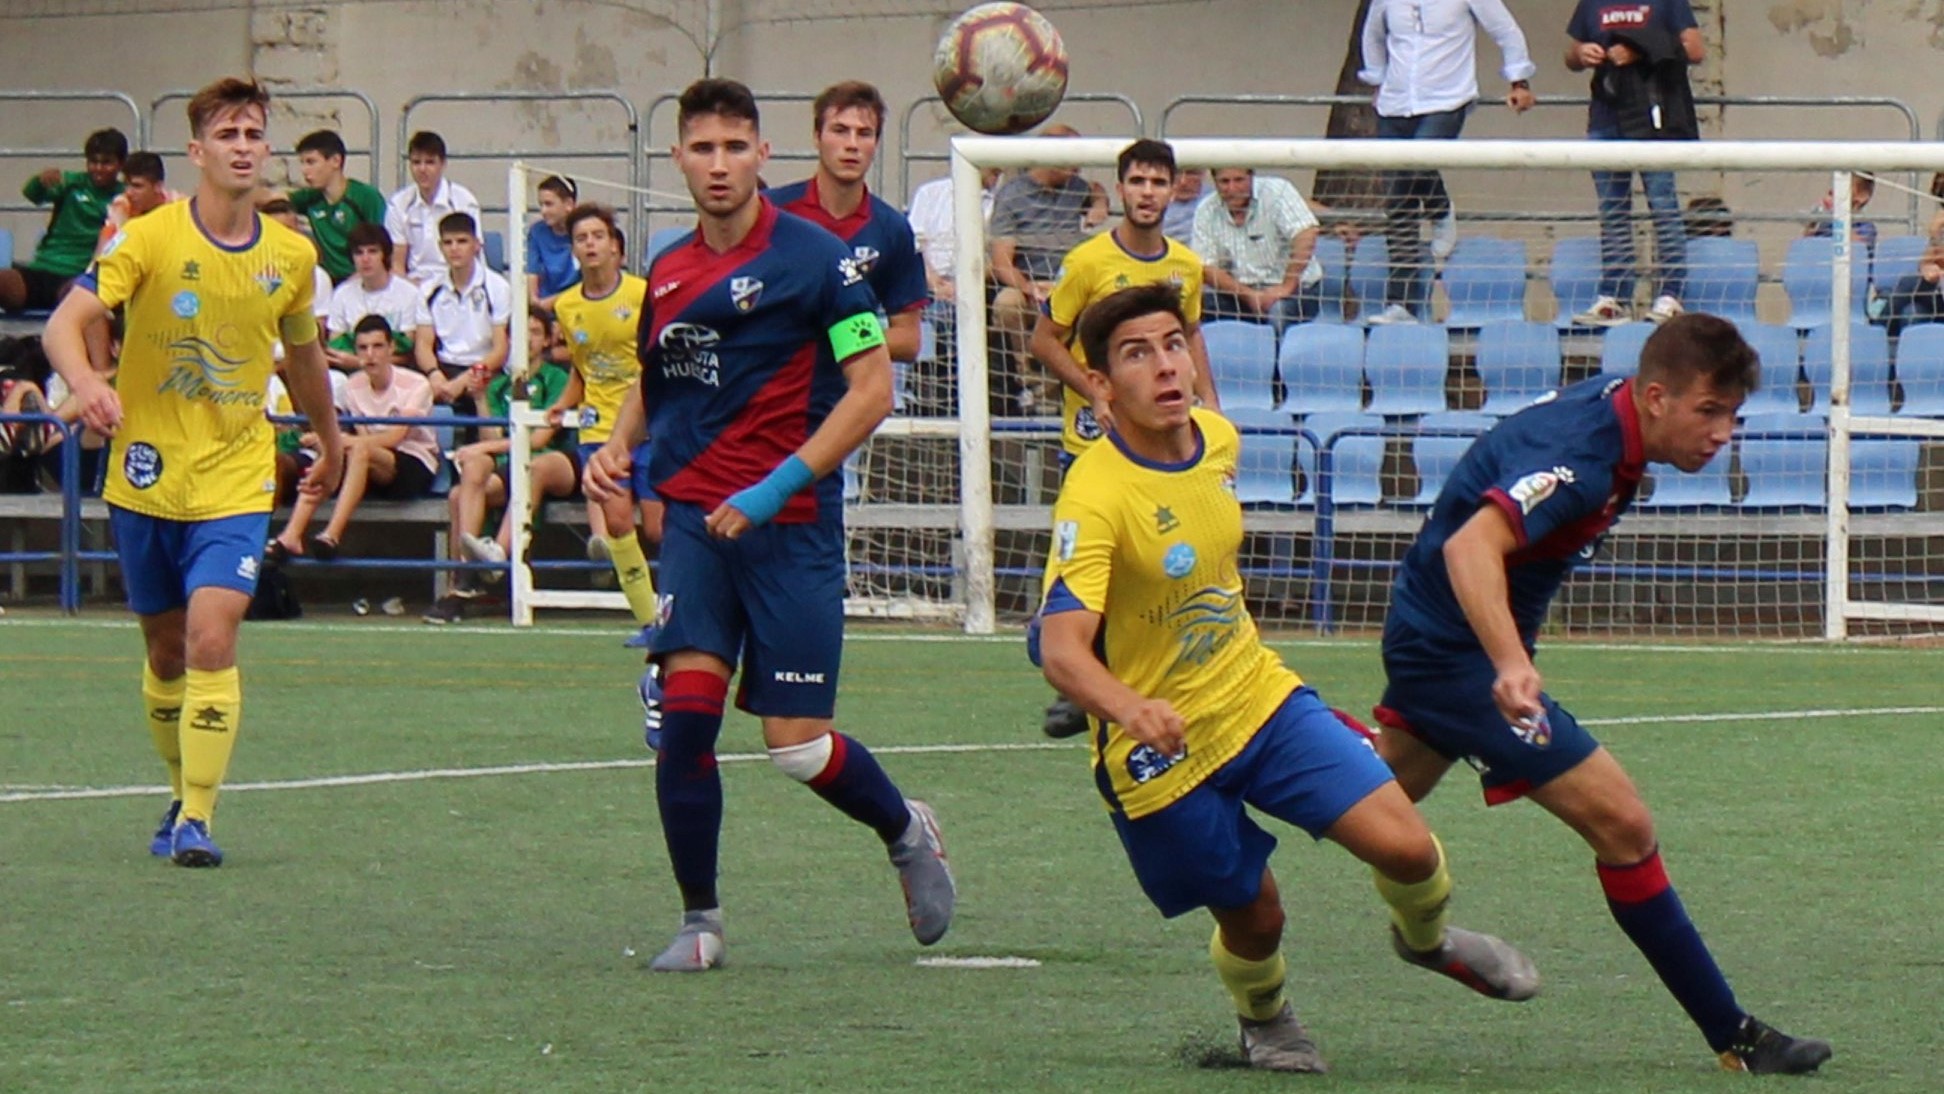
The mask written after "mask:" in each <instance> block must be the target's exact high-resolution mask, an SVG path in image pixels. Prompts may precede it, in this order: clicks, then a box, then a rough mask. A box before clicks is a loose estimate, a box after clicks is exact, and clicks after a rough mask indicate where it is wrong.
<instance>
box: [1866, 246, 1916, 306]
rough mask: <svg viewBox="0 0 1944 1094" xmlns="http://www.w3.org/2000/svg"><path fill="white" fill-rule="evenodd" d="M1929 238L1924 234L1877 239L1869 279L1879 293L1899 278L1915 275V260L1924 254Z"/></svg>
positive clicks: (1888, 289)
mask: <svg viewBox="0 0 1944 1094" xmlns="http://www.w3.org/2000/svg"><path fill="white" fill-rule="evenodd" d="M1929 245H1930V240H1929V239H1927V238H1925V237H1924V236H1888V237H1886V238H1883V239H1879V240H1877V246H1876V258H1875V261H1874V262H1873V263H1872V266H1871V270H1870V280H1871V282H1873V283H1874V284H1875V285H1876V290H1877V292H1878V293H1879V294H1882V293H1887V292H1889V291H1890V289H1891V287H1892V286H1894V285H1895V284H1896V283H1897V282H1898V281H1899V280H1900V279H1902V278H1906V277H1915V276H1917V262H1918V260H1919V259H1921V258H1922V257H1923V256H1924V248H1925V247H1927V246H1929Z"/></svg>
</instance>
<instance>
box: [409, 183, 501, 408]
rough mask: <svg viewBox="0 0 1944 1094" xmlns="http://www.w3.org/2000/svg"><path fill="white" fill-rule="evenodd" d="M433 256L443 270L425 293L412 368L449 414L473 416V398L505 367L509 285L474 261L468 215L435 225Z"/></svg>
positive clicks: (475, 237) (475, 234)
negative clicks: (436, 239)
mask: <svg viewBox="0 0 1944 1094" xmlns="http://www.w3.org/2000/svg"><path fill="white" fill-rule="evenodd" d="M439 252H440V253H441V254H443V255H444V256H445V260H446V272H445V275H444V276H443V277H441V278H440V279H439V280H437V281H434V282H433V283H432V284H431V285H429V286H421V288H422V290H423V291H424V293H425V310H426V312H427V313H428V315H429V316H430V318H431V320H432V321H431V322H430V323H427V324H426V325H424V326H422V327H420V328H419V329H418V338H417V351H416V356H417V359H418V368H419V371H420V372H423V373H425V374H426V375H427V376H428V377H430V378H431V380H432V394H433V397H434V398H435V399H437V400H438V401H439V402H442V403H450V404H452V410H453V413H455V414H460V415H471V414H473V413H475V412H476V410H477V408H478V403H477V401H476V399H475V396H477V395H478V394H479V393H480V392H482V391H484V390H486V382H487V380H489V379H490V378H491V377H492V374H493V373H496V372H498V371H500V369H502V368H504V367H505V366H506V354H507V348H508V347H507V327H508V325H509V324H511V323H512V321H513V286H512V285H510V284H509V283H508V282H507V280H506V278H504V277H501V276H500V275H499V274H498V273H495V272H494V271H492V270H489V269H487V268H486V264H485V263H484V262H481V261H479V227H478V225H477V224H475V223H474V221H473V218H472V214H470V213H451V214H448V215H447V216H446V218H445V219H444V220H442V221H440V222H439Z"/></svg>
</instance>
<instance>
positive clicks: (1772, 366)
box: [1737, 323, 1802, 418]
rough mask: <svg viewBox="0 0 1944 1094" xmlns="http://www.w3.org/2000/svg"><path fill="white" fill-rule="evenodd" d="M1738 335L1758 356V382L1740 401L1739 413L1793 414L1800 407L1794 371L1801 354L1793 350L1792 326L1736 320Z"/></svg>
mask: <svg viewBox="0 0 1944 1094" xmlns="http://www.w3.org/2000/svg"><path fill="white" fill-rule="evenodd" d="M1737 326H1739V327H1740V328H1741V334H1742V337H1743V338H1745V339H1747V340H1748V344H1749V345H1751V346H1753V347H1755V352H1756V354H1758V355H1759V356H1760V357H1761V358H1762V385H1761V386H1760V387H1758V388H1756V389H1755V390H1754V391H1753V392H1751V393H1750V394H1749V396H1748V401H1747V402H1745V403H1743V404H1742V408H1741V416H1742V417H1744V418H1753V417H1758V416H1761V415H1764V414H1796V413H1800V412H1801V410H1802V399H1801V397H1800V396H1798V395H1797V394H1796V375H1797V373H1798V372H1800V371H1801V362H1802V358H1801V356H1800V355H1799V354H1798V352H1797V350H1796V332H1795V328H1794V327H1785V326H1781V325H1779V324H1776V323H1739V324H1737Z"/></svg>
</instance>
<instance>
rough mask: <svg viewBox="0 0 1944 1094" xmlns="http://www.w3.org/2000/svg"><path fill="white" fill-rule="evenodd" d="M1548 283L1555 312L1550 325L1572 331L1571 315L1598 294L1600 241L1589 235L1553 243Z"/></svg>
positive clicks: (1591, 301)
mask: <svg viewBox="0 0 1944 1094" xmlns="http://www.w3.org/2000/svg"><path fill="white" fill-rule="evenodd" d="M1546 278H1547V280H1548V281H1549V282H1550V283H1551V284H1552V291H1553V298H1554V299H1556V300H1557V301H1558V302H1559V311H1558V313H1557V314H1555V315H1554V316H1553V326H1555V327H1558V328H1559V329H1560V330H1572V329H1575V328H1574V327H1573V316H1575V315H1578V314H1579V313H1580V312H1583V311H1585V310H1586V309H1588V308H1590V307H1592V306H1593V301H1595V300H1597V299H1599V297H1600V241H1599V240H1598V239H1597V238H1595V237H1593V236H1569V237H1567V238H1565V239H1561V240H1559V241H1557V242H1555V243H1554V244H1553V252H1552V268H1551V270H1550V271H1549V272H1548V273H1547V275H1546Z"/></svg>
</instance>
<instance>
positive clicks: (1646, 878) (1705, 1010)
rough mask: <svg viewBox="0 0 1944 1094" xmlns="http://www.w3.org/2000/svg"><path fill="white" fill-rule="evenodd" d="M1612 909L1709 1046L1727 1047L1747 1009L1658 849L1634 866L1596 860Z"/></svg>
mask: <svg viewBox="0 0 1944 1094" xmlns="http://www.w3.org/2000/svg"><path fill="white" fill-rule="evenodd" d="M1597 865H1598V867H1599V871H1600V888H1602V889H1604V890H1606V898H1607V909H1608V910H1609V911H1611V912H1612V913H1613V919H1614V922H1616V923H1618V924H1620V929H1621V930H1623V931H1625V932H1627V937H1628V938H1630V939H1632V940H1633V944H1634V946H1635V948H1637V949H1639V950H1640V952H1641V954H1642V955H1643V956H1645V957H1646V958H1647V963H1648V964H1649V965H1652V966H1653V967H1654V972H1655V973H1656V974H1658V975H1659V976H1660V978H1661V983H1663V984H1665V985H1667V990H1668V991H1669V992H1671V993H1672V994H1673V996H1674V998H1675V1000H1676V1001H1677V1002H1679V1003H1680V1004H1681V1009H1683V1010H1685V1011H1687V1013H1688V1017H1689V1018H1691V1019H1693V1020H1694V1024H1695V1025H1696V1026H1699V1027H1700V1028H1701V1035H1702V1036H1703V1037H1706V1038H1707V1039H1708V1046H1709V1047H1710V1048H1712V1049H1714V1050H1715V1051H1716V1052H1725V1051H1727V1049H1728V1046H1729V1045H1730V1044H1731V1043H1732V1042H1733V1041H1734V1039H1735V1033H1736V1031H1737V1030H1739V1029H1740V1028H1741V1022H1742V1018H1743V1013H1742V1009H1741V1005H1740V1004H1738V1003H1736V1002H1735V992H1734V989H1732V988H1730V987H1729V986H1728V980H1727V978H1726V977H1724V976H1722V975H1721V969H1720V968H1719V967H1718V966H1716V965H1715V961H1714V956H1713V955H1712V954H1710V953H1709V952H1708V945H1707V943H1705V942H1703V941H1701V932H1700V931H1697V930H1695V929H1694V923H1693V921H1691V920H1689V919H1688V914H1687V909H1686V908H1684V907H1682V906H1681V898H1680V897H1679V896H1677V895H1676V894H1675V892H1674V884H1673V882H1671V881H1669V880H1668V879H1667V869H1666V867H1665V866H1663V865H1662V864H1661V856H1660V851H1659V849H1656V850H1655V851H1654V853H1653V854H1651V855H1648V856H1647V857H1646V858H1644V859H1642V860H1641V861H1639V862H1636V863H1634V864H1633V865H1631V866H1608V865H1607V864H1606V863H1603V862H1602V863H1598V864H1597Z"/></svg>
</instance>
